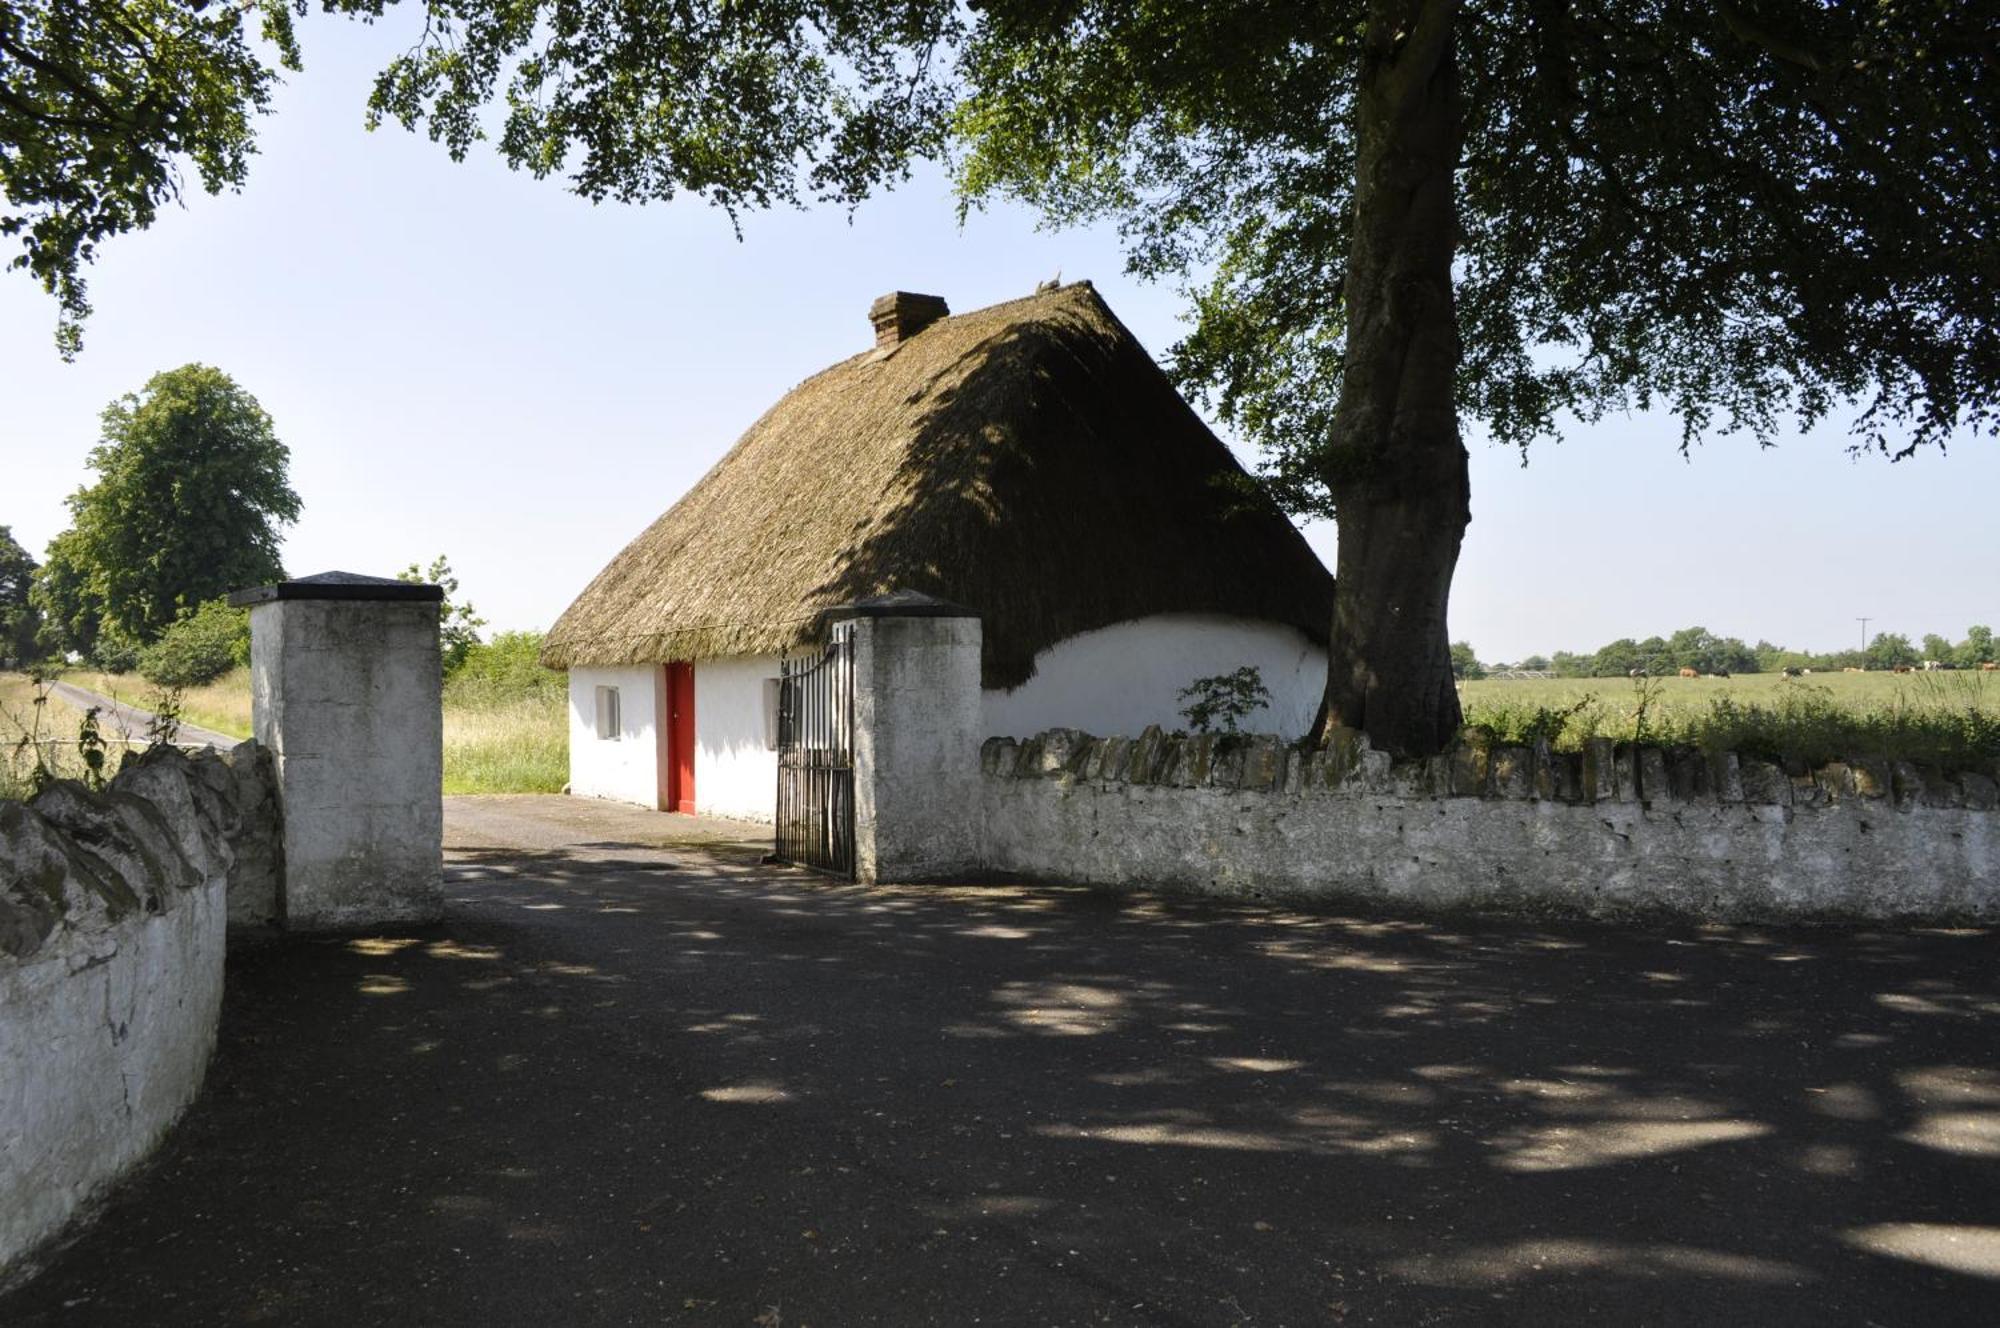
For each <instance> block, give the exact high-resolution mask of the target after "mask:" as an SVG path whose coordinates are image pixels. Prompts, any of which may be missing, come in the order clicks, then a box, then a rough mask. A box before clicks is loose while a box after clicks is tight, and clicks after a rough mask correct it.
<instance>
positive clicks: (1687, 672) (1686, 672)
mask: <svg viewBox="0 0 2000 1328" xmlns="http://www.w3.org/2000/svg"><path fill="white" fill-rule="evenodd" d="M1700 676H1701V674H1699V673H1697V672H1696V671H1695V670H1693V669H1682V670H1681V677H1683V678H1699V677H1700Z"/></svg>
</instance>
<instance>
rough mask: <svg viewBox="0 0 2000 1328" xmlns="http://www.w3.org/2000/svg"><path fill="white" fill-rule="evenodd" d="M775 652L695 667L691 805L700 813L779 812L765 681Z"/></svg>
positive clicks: (763, 817) (758, 815)
mask: <svg viewBox="0 0 2000 1328" xmlns="http://www.w3.org/2000/svg"><path fill="white" fill-rule="evenodd" d="M777 676H778V658H777V656H775V655H746V656H736V657H733V658H730V659H704V660H698V661H696V663H695V666H694V743H695V754H694V808H695V810H696V811H697V812H699V813H701V814H702V815H703V816H734V817H738V818H740V819H743V820H751V821H770V820H773V819H775V817H776V816H777V801H778V753H777V751H776V750H775V749H774V748H773V746H772V743H773V741H774V740H775V738H776V735H777V715H776V714H775V713H772V712H771V711H770V709H769V707H768V705H767V702H766V700H765V692H766V688H765V686H764V683H765V680H766V679H769V678H775V677H777Z"/></svg>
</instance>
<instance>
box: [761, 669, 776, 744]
mask: <svg viewBox="0 0 2000 1328" xmlns="http://www.w3.org/2000/svg"><path fill="white" fill-rule="evenodd" d="M764 750H765V751H767V752H775V751H777V750H778V680H777V679H776V678H766V679H764Z"/></svg>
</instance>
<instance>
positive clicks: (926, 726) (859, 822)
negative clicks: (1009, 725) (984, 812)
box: [852, 617, 980, 881]
mask: <svg viewBox="0 0 2000 1328" xmlns="http://www.w3.org/2000/svg"><path fill="white" fill-rule="evenodd" d="M852 630H853V633H854V637H853V639H854V874H855V877H856V879H858V880H862V881H924V880H938V879H950V878H951V877H954V876H958V875H962V874H964V873H965V872H967V871H969V870H971V869H973V868H974V867H975V866H976V865H977V863H978V853H979V842H978V840H979V829H978V827H979V797H980V783H979V769H980V766H979V715H980V690H979V643H980V624H979V619H977V618H916V617H911V618H857V619H855V620H854V622H853V624H852Z"/></svg>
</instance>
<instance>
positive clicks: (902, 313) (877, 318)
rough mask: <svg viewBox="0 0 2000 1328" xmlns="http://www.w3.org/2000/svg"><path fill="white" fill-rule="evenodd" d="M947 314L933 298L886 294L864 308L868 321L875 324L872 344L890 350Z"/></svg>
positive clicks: (907, 292)
mask: <svg viewBox="0 0 2000 1328" xmlns="http://www.w3.org/2000/svg"><path fill="white" fill-rule="evenodd" d="M949 313H951V310H950V309H949V308H947V307H946V305H945V302H944V300H943V299H942V298H940V297H938V296H936V295H913V294H911V293H910V292H909V291H890V292H889V293H888V294H887V295H884V296H883V297H882V298H881V299H879V300H877V301H875V303H873V304H871V305H869V306H868V321H869V322H871V323H873V324H875V344H876V345H877V346H878V347H880V346H893V345H895V344H896V343H897V342H899V341H907V340H909V339H910V338H911V337H914V336H915V335H917V333H919V332H921V331H923V330H924V329H925V328H927V327H929V326H930V325H931V324H932V323H935V322H937V320H938V319H940V318H943V317H945V316H946V315H948V314H949Z"/></svg>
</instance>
